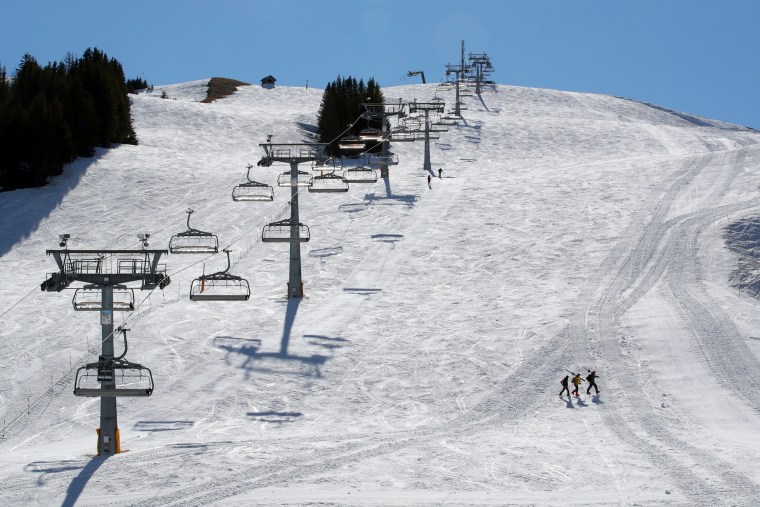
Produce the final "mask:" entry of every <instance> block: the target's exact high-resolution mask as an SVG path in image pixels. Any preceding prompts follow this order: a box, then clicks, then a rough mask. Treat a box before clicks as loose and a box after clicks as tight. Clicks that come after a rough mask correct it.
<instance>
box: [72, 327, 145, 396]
mask: <svg viewBox="0 0 760 507" xmlns="http://www.w3.org/2000/svg"><path fill="white" fill-rule="evenodd" d="M119 330H120V331H121V332H122V333H124V353H123V354H122V355H120V356H119V357H113V356H100V357H99V358H98V362H97V363H89V364H86V365H84V366H82V367H81V368H79V369H78V370H77V373H76V377H75V378H74V395H75V396H89V397H99V396H114V397H119V396H130V397H135V396H150V395H151V394H153V387H154V385H153V373H152V372H151V371H150V368H147V367H145V366H143V365H141V364H137V363H132V362H130V361H127V360H126V359H124V356H125V355H126V354H127V330H126V329H119Z"/></svg>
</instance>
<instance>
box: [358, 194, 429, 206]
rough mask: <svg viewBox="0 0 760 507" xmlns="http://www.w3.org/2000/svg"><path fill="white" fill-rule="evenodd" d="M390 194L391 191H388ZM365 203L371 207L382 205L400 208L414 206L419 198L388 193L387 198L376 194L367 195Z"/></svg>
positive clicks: (411, 195)
mask: <svg viewBox="0 0 760 507" xmlns="http://www.w3.org/2000/svg"><path fill="white" fill-rule="evenodd" d="M388 192H390V190H388ZM364 201H365V202H366V203H367V204H368V205H370V204H380V205H383V206H398V205H399V204H401V205H406V206H408V207H410V208H411V207H412V206H414V203H415V202H417V196H416V195H414V194H406V195H401V194H391V193H388V194H387V195H386V196H385V197H382V196H378V195H377V194H375V193H374V192H373V193H371V194H365V196H364Z"/></svg>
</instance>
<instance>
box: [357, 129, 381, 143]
mask: <svg viewBox="0 0 760 507" xmlns="http://www.w3.org/2000/svg"><path fill="white" fill-rule="evenodd" d="M359 138H360V139H361V140H362V141H382V140H383V133H382V132H381V131H380V129H376V128H372V127H367V128H365V129H362V130H361V132H359Z"/></svg>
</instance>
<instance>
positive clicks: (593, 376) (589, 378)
mask: <svg viewBox="0 0 760 507" xmlns="http://www.w3.org/2000/svg"><path fill="white" fill-rule="evenodd" d="M586 371H588V372H590V373H589V374H588V376H587V377H586V381H587V382H588V389H586V394H591V388H592V387H593V388H594V390H595V391H596V394H599V388H598V387H596V377H598V376H599V375H597V374H596V370H589V369H588V368H586Z"/></svg>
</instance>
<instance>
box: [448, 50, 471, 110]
mask: <svg viewBox="0 0 760 507" xmlns="http://www.w3.org/2000/svg"><path fill="white" fill-rule="evenodd" d="M468 70H469V67H468V66H467V65H465V64H464V41H462V51H461V55H460V59H459V63H458V64H457V65H453V64H447V65H446V75H447V76H449V75H451V74H454V75H455V77H456V79H455V80H454V82H455V86H456V102H455V104H454V115H456V116H462V114H461V110H460V92H459V85H460V83H461V78H462V76H464V74H465V73H466V72H467V71H468Z"/></svg>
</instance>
